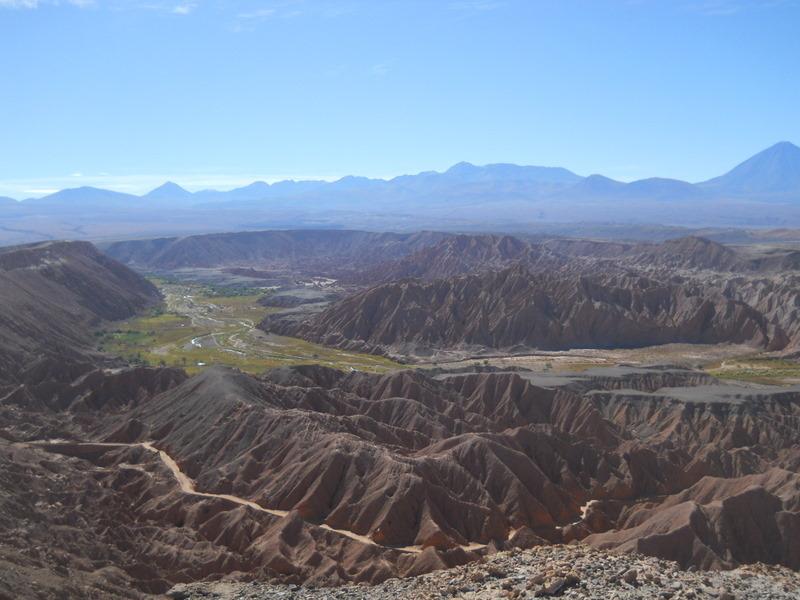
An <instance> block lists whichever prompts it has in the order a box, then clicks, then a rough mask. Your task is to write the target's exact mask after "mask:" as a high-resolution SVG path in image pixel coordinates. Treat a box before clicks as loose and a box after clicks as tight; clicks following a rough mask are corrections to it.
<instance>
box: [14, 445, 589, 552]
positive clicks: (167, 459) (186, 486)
mask: <svg viewBox="0 0 800 600" xmlns="http://www.w3.org/2000/svg"><path fill="white" fill-rule="evenodd" d="M16 445H20V446H89V447H91V446H97V447H110V448H137V447H140V448H144V449H145V450H147V451H149V452H152V453H154V454H157V455H158V457H159V458H160V459H161V462H162V463H164V465H165V466H166V467H167V468H168V469H169V470H170V472H171V473H172V476H173V477H174V478H175V481H177V483H178V486H179V487H180V490H181V491H182V492H183V493H185V494H191V495H192V496H200V497H203V498H221V499H223V500H228V501H229V502H233V503H235V504H239V505H241V506H247V507H248V508H252V509H253V510H256V511H258V512H263V513H267V514H269V515H272V516H274V517H279V518H282V517H285V516H287V515H288V514H289V512H290V511H288V510H277V509H274V508H265V507H263V506H261V505H260V504H258V503H256V502H254V501H252V500H247V499H246V498H241V497H240V496H233V495H231V494H215V493H212V492H201V491H198V490H197V488H196V487H195V483H194V480H193V479H192V478H191V477H189V476H188V475H187V474H186V473H184V472H183V471H182V470H181V468H180V466H179V465H178V463H177V462H176V461H175V459H174V458H172V457H171V456H170V455H169V454H167V453H166V452H165V451H164V450H160V449H158V448H156V447H155V446H154V445H153V444H152V442H137V443H133V444H126V443H123V442H74V441H71V440H61V439H55V440H40V441H31V442H18V443H17V444H16ZM56 452H58V451H57V450H56ZM593 502H595V501H590V502H589V503H588V504H587V505H586V506H585V507H582V509H581V511H582V513H583V515H582V517H583V518H585V516H586V515H585V511H586V509H587V508H588V507H589V506H591V504H592V503H593ZM578 522H580V520H579V521H578ZM309 525H311V526H313V527H319V528H320V529H325V530H326V531H331V532H333V533H336V534H339V535H342V536H344V537H347V538H350V539H352V540H355V541H357V542H361V543H362V544H368V545H370V546H378V547H381V548H386V549H387V550H396V551H398V552H408V553H411V554H419V553H421V552H422V551H423V550H424V548H423V547H422V546H418V545H412V546H384V545H383V544H378V543H377V542H375V541H374V540H373V539H372V538H369V537H367V536H365V535H360V534H358V533H355V532H353V531H349V530H347V529H335V528H333V527H331V526H330V525H326V524H324V523H321V524H317V523H310V522H309ZM514 533H516V530H514V529H512V530H511V531H509V533H508V539H510V538H511V537H512V536H513V535H514ZM459 547H460V548H462V549H463V550H466V551H468V552H469V551H475V550H481V549H483V548H485V547H486V544H481V543H480V542H468V543H466V544H462V545H460V546H459Z"/></svg>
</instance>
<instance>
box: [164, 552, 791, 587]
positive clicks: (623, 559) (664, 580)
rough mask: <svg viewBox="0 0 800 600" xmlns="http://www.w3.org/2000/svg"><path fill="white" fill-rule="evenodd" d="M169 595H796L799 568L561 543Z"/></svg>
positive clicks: (227, 585)
mask: <svg viewBox="0 0 800 600" xmlns="http://www.w3.org/2000/svg"><path fill="white" fill-rule="evenodd" d="M167 596H168V597H171V598H175V599H179V600H197V599H201V598H202V599H206V600H208V599H211V598H214V599H218V600H267V599H269V600H323V599H325V600H333V599H335V598H347V599H354V600H361V599H363V600H367V599H369V600H401V599H406V598H409V599H410V598H413V599H418V600H426V599H434V598H461V599H462V600H478V599H484V598H486V599H488V598H512V599H522V598H542V597H543V598H547V597H561V598H575V599H577V598H585V599H589V598H591V599H597V600H600V599H603V600H614V599H616V600H632V599H634V598H638V599H650V598H654V599H659V600H662V599H663V600H670V599H671V600H679V599H687V600H688V599H696V600H702V599H712V598H716V599H719V600H751V599H752V600H780V599H784V598H785V599H789V598H800V573H797V572H795V571H791V570H789V569H786V568H784V567H774V566H767V565H764V564H753V565H747V566H743V567H739V568H737V569H734V570H731V571H693V570H689V571H686V570H681V569H680V568H679V567H678V566H677V564H676V563H674V562H670V561H665V560H659V559H655V558H650V557H645V556H641V555H637V554H625V555H618V554H611V553H607V552H603V551H599V550H596V549H593V548H590V547H587V546H583V545H569V546H564V545H560V546H540V547H537V548H534V549H531V550H512V551H510V552H500V553H497V554H494V555H492V556H490V557H489V558H487V559H486V560H485V561H482V562H478V563H470V564H467V565H462V566H459V567H456V568H453V569H448V570H442V571H435V572H433V573H428V574H426V575H421V576H419V577H410V578H406V579H389V580H387V581H385V582H384V583H382V584H380V585H377V586H366V585H355V586H354V585H348V586H343V587H338V588H321V587H320V588H314V587H300V586H296V585H272V584H269V583H257V582H252V583H231V582H220V583H212V584H192V585H179V586H175V587H174V588H173V589H172V590H170V591H169V592H168V594H167Z"/></svg>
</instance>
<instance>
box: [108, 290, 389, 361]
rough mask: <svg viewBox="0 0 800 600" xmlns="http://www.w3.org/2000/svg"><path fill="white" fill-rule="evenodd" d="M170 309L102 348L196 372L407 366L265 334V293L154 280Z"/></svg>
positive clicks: (116, 328)
mask: <svg viewBox="0 0 800 600" xmlns="http://www.w3.org/2000/svg"><path fill="white" fill-rule="evenodd" d="M154 283H156V285H158V286H159V289H160V290H161V292H162V293H163V294H164V297H165V307H162V308H160V309H158V310H156V311H153V312H152V313H151V314H147V315H143V316H139V317H135V318H133V319H129V320H127V321H121V322H117V323H114V324H113V325H112V326H110V327H107V328H106V329H104V330H101V331H98V332H97V338H98V347H99V349H101V350H103V351H105V352H108V353H110V354H114V355H118V356H121V357H123V358H125V359H126V360H128V361H129V362H131V363H134V364H148V365H162V366H176V367H182V368H185V369H186V370H187V371H188V372H189V373H196V372H198V371H200V370H202V369H204V368H206V367H208V366H211V365H227V366H231V367H236V368H239V369H241V370H242V371H247V372H249V373H260V372H262V371H264V370H266V369H269V368H272V367H278V366H284V365H298V364H308V363H317V364H322V365H326V366H329V367H333V368H337V369H342V370H346V371H348V370H351V369H355V370H360V371H373V372H384V371H390V370H393V369H397V368H402V365H400V364H399V363H396V362H393V361H391V360H389V359H387V358H384V357H381V356H374V355H370V354H360V353H357V352H349V351H345V350H339V349H336V348H329V347H327V346H321V345H319V344H314V343H311V342H307V341H305V340H301V339H297V338H291V337H284V336H276V335H271V334H265V333H264V332H262V331H260V330H259V329H257V328H256V327H255V326H256V325H257V324H258V323H259V322H260V321H261V319H262V318H263V317H264V316H265V315H267V314H268V313H270V312H278V311H280V310H281V309H275V308H267V307H264V306H261V305H259V304H258V303H257V300H258V298H259V297H260V295H259V294H253V293H248V292H249V291H248V290H244V291H242V290H233V294H234V295H230V296H225V295H223V294H224V293H225V292H224V290H220V289H218V288H208V287H204V286H200V285H196V284H185V283H175V282H166V281H164V280H154Z"/></svg>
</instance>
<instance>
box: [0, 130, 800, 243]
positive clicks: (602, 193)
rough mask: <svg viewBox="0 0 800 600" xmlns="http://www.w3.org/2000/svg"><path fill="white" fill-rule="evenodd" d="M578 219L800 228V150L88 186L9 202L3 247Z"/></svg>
mask: <svg viewBox="0 0 800 600" xmlns="http://www.w3.org/2000/svg"><path fill="white" fill-rule="evenodd" d="M765 204H766V206H765ZM576 222H581V223H637V224H644V223H658V224H662V225H678V226H690V227H699V226H717V227H719V226H722V227H742V226H747V227H753V226H755V227H767V226H768V227H797V226H800V148H798V147H797V146H795V145H794V144H792V143H790V142H780V143H778V144H775V145H774V146H771V147H770V148H767V149H766V150H764V151H762V152H759V153H758V154H756V155H755V156H753V157H751V158H749V159H747V160H746V161H744V162H743V163H741V164H739V165H738V166H736V167H734V168H733V169H732V170H730V171H729V172H727V173H725V174H724V175H721V176H719V177H715V178H713V179H710V180H708V181H703V182H699V183H689V182H686V181H680V180H675V179H664V178H649V179H641V180H638V181H632V182H629V183H625V182H621V181H615V180H613V179H610V178H608V177H604V176H603V175H598V174H595V175H589V176H588V177H582V176H580V175H577V174H575V173H573V172H572V171H569V170H567V169H564V168H560V167H536V166H519V165H514V164H490V165H485V166H476V165H472V164H470V163H466V162H462V163H458V164H456V165H454V166H452V167H451V168H449V169H448V170H446V171H444V172H441V173H440V172H435V171H426V172H422V173H418V174H416V175H401V176H399V177H395V178H393V179H388V180H384V179H370V178H366V177H356V176H347V177H343V178H341V179H339V180H337V181H333V182H327V181H313V180H312V181H280V182H277V183H273V184H268V183H265V182H263V181H256V182H254V183H251V184H250V185H247V186H244V187H240V188H236V189H233V190H229V191H218V190H202V191H198V192H189V191H187V190H185V189H184V188H182V187H181V186H180V185H178V184H176V183H173V182H167V183H164V184H163V185H161V186H159V187H157V188H156V189H154V190H152V191H150V192H149V193H147V194H144V195H142V196H135V195H131V194H124V193H120V192H114V191H110V190H104V189H99V188H91V187H81V188H74V189H65V190H62V191H59V192H56V193H54V194H51V195H49V196H44V197H42V198H31V199H28V200H23V201H21V202H13V201H11V200H10V199H2V198H0V243H19V242H22V241H37V240H43V239H53V238H61V237H79V238H83V239H95V240H99V239H112V238H115V239H121V238H124V237H132V236H143V235H148V236H152V235H175V234H183V233H200V232H213V231H232V230H242V229H257V228H259V229H268V228H298V227H299V228H304V227H314V228H319V227H324V228H363V229H370V230H406V231H408V230H413V229H421V228H428V229H440V230H451V231H452V230H462V231H467V230H470V231H474V230H494V231H512V230H513V231H520V230H525V229H528V230H531V228H532V227H534V226H536V227H538V226H540V225H541V224H543V223H576Z"/></svg>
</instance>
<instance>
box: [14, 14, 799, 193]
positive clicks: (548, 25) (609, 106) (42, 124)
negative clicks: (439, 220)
mask: <svg viewBox="0 0 800 600" xmlns="http://www.w3.org/2000/svg"><path fill="white" fill-rule="evenodd" d="M798 20H800V6H798V3H797V2H795V1H793V0H785V1H779V2H770V3H759V2H755V1H750V0H714V1H709V0H687V2H685V3H681V4H676V3H671V2H661V1H655V0H653V1H642V2H598V3H579V2H563V3H557V4H550V3H539V2H535V3H527V2H521V1H519V0H504V1H500V0H462V1H451V2H442V3H424V2H408V3H366V2H359V1H345V0H342V1H337V2H319V1H314V0H282V1H262V2H251V1H237V2H228V3H219V2H183V1H179V0H176V1H174V2H162V1H160V0H159V1H157V2H153V3H147V4H142V3H138V2H132V1H128V0H110V1H103V0H94V1H92V0H80V1H78V0H73V1H72V2H63V1H62V2H55V1H50V0H0V51H2V53H3V54H4V55H5V56H13V57H14V60H9V61H4V63H3V65H2V66H0V75H2V77H3V79H4V80H5V81H7V82H9V83H10V85H9V86H8V87H7V89H6V90H5V92H4V100H3V103H4V107H5V109H6V110H4V111H3V113H2V115H0V125H2V127H3V131H4V133H5V135H6V140H7V143H6V144H5V145H4V147H3V148H2V149H0V195H3V196H11V197H15V198H25V197H31V196H37V195H45V194H46V193H48V192H51V191H53V190H57V189H62V188H65V187H79V186H83V185H92V186H96V187H106V188H109V189H115V190H118V191H127V192H133V193H142V192H144V191H146V190H148V189H152V188H153V187H156V186H157V185H159V184H160V183H162V182H163V181H165V180H174V181H176V182H177V183H179V184H181V185H183V186H185V187H186V188H187V189H193V190H196V189H202V188H216V189H229V188H233V187H237V186H239V185H243V184H246V183H249V182H252V181H254V180H265V181H276V180H282V179H336V178H338V177H342V176H345V175H360V176H367V177H380V178H387V177H392V176H395V175H400V174H407V173H418V172H421V171H427V170H436V171H443V170H445V169H447V168H448V167H449V166H451V165H452V164H454V163H457V162H460V161H468V162H470V163H473V164H488V163H514V164H521V165H544V166H563V167H565V168H568V169H570V170H572V171H574V172H575V173H579V174H581V175H588V174H592V173H602V174H603V175H606V176H608V177H611V178H614V179H617V180H620V181H631V180H637V179H642V178H647V177H668V178H675V179H681V180H684V181H701V180H703V179H707V178H709V177H713V176H715V175H718V174H720V173H723V172H725V171H726V170H728V169H730V168H732V167H733V166H734V165H736V164H737V163H738V162H740V161H741V160H743V159H744V158H746V157H748V156H750V155H752V154H754V153H755V152H758V151H760V150H762V149H764V148H766V147H768V146H770V145H771V144H773V143H775V142H777V141H780V140H793V141H798V140H800V121H798V119H797V118H796V107H797V106H798V105H800V83H798V81H797V78H794V77H791V76H789V75H790V74H791V73H792V72H793V70H794V68H795V65H794V63H795V61H796V57H797V56H798V55H800V41H798V37H797V36H796V35H795V33H796V32H795V31H794V29H795V27H794V24H796V23H797V22H798ZM409 40H414V43H413V44H410V43H408V42H409ZM34 48H35V51H33V50H32V49H34Z"/></svg>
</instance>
